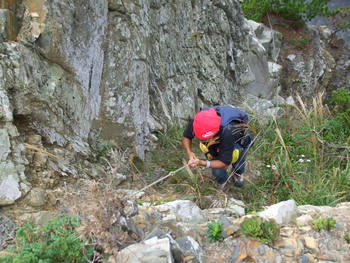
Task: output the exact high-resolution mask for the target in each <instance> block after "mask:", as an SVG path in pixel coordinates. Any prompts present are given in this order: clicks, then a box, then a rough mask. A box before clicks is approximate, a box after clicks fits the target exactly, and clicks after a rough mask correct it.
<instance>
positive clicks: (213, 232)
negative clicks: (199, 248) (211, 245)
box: [206, 221, 224, 242]
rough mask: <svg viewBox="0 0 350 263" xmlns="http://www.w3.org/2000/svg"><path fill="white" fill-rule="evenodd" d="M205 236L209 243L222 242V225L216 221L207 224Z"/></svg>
mask: <svg viewBox="0 0 350 263" xmlns="http://www.w3.org/2000/svg"><path fill="white" fill-rule="evenodd" d="M206 235H207V237H208V239H209V241H210V242H216V241H222V240H224V237H223V236H222V223H221V222H216V221H213V222H211V223H209V224H208V231H207V232H206Z"/></svg>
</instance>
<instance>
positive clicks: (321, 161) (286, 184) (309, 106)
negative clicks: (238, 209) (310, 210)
mask: <svg viewBox="0 0 350 263" xmlns="http://www.w3.org/2000/svg"><path fill="white" fill-rule="evenodd" d="M296 99H297V101H298V106H296V107H294V108H287V109H286V114H285V116H284V117H283V118H282V119H279V120H272V121H271V122H270V123H269V124H268V125H261V124H259V122H258V121H257V120H255V125H256V126H257V129H258V130H260V131H261V132H260V138H258V139H257V143H256V146H255V148H256V150H254V149H252V150H251V155H250V157H249V158H250V159H251V161H250V162H251V163H252V162H253V160H254V162H255V169H257V167H258V169H259V171H260V176H258V177H257V178H255V179H254V180H252V181H251V182H250V183H249V182H248V185H247V187H246V188H245V189H243V190H240V191H239V192H238V195H240V198H241V199H242V200H245V202H247V203H250V204H249V206H250V209H252V210H256V209H258V208H259V207H260V206H262V205H267V204H269V203H275V202H279V201H282V200H286V199H294V200H296V202H297V203H298V204H299V205H302V204H312V205H331V206H332V205H335V204H336V203H338V202H340V201H346V200H350V161H349V156H350V145H349V140H348V139H346V138H345V137H339V140H334V139H332V140H327V136H328V137H329V138H336V137H337V133H339V134H342V133H343V131H342V130H329V123H330V122H334V121H335V120H336V119H337V116H332V115H331V114H330V112H329V111H328V110H327V107H325V105H324V103H323V94H318V95H317V96H316V97H315V98H314V99H313V100H312V101H311V102H310V103H306V102H304V101H303V100H302V99H301V97H299V96H297V97H296ZM327 127H328V128H327ZM349 128H350V127H349ZM329 132H332V133H333V134H332V136H329ZM326 135H327V136H326ZM256 160H259V163H260V165H257V163H256ZM253 169H254V168H253ZM235 192H237V189H235Z"/></svg>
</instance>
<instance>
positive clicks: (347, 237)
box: [344, 233, 350, 244]
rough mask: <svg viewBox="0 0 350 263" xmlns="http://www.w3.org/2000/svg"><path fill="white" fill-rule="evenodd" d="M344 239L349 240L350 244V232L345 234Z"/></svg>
mask: <svg viewBox="0 0 350 263" xmlns="http://www.w3.org/2000/svg"><path fill="white" fill-rule="evenodd" d="M344 239H345V241H346V242H348V243H349V244H350V233H349V234H345V236H344Z"/></svg>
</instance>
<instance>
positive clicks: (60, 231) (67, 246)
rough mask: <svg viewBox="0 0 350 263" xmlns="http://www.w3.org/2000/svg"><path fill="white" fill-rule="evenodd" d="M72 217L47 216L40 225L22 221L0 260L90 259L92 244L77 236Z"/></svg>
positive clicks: (76, 223) (44, 262)
mask: <svg viewBox="0 0 350 263" xmlns="http://www.w3.org/2000/svg"><path fill="white" fill-rule="evenodd" d="M78 226H79V221H78V219H77V218H75V217H66V216H61V217H58V218H56V219H52V220H50V221H49V222H48V223H47V224H46V225H44V226H42V227H39V228H38V227H35V226H34V225H33V224H32V223H26V224H24V225H23V226H22V227H21V228H20V229H19V230H17V232H16V243H15V245H14V246H12V247H10V248H9V249H8V252H9V253H8V254H7V255H6V256H2V257H0V262H10V263H22V262H26V263H37V262H40V263H56V262H67V263H68V262H75V263H80V262H81V263H83V262H90V259H91V258H92V255H93V251H94V249H93V247H92V246H91V245H86V244H85V243H84V242H83V241H81V240H80V239H79V234H78V233H77V232H76V230H75V229H76V227H78Z"/></svg>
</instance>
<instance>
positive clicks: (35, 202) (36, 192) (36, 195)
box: [29, 188, 47, 207]
mask: <svg viewBox="0 0 350 263" xmlns="http://www.w3.org/2000/svg"><path fill="white" fill-rule="evenodd" d="M29 198H30V199H29V205H31V206H33V207H40V206H44V205H45V204H46V202H47V196H46V193H45V190H44V189H41V188H33V189H32V190H31V191H30V194H29Z"/></svg>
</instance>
